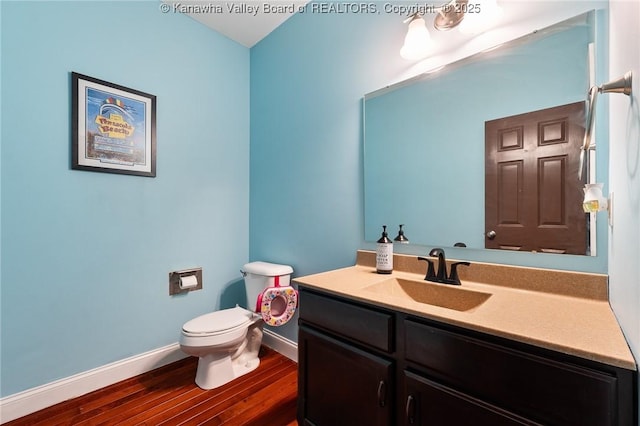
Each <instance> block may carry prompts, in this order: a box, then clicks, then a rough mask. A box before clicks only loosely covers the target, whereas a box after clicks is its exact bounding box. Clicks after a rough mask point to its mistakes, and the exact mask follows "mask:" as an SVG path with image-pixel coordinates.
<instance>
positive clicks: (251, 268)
mask: <svg viewBox="0 0 640 426" xmlns="http://www.w3.org/2000/svg"><path fill="white" fill-rule="evenodd" d="M242 270H243V271H244V272H246V273H249V274H254V275H262V276H264V277H275V276H276V275H289V274H292V273H293V268H292V267H291V266H289V265H279V264H277V263H269V262H249V263H245V265H244V266H243V267H242Z"/></svg>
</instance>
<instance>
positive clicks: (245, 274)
mask: <svg viewBox="0 0 640 426" xmlns="http://www.w3.org/2000/svg"><path fill="white" fill-rule="evenodd" d="M240 273H241V274H242V276H243V277H246V276H247V273H246V272H245V271H243V270H242V269H240Z"/></svg>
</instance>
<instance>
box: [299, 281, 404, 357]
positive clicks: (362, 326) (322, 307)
mask: <svg viewBox="0 0 640 426" xmlns="http://www.w3.org/2000/svg"><path fill="white" fill-rule="evenodd" d="M299 314H300V320H301V321H304V322H308V323H311V324H314V325H316V326H318V327H320V328H322V329H325V330H327V331H330V332H333V333H335V334H338V335H340V336H344V337H347V338H349V339H352V340H355V341H358V342H360V343H364V344H366V345H369V346H371V347H373V348H376V349H380V350H382V351H385V352H388V353H390V352H392V351H393V324H394V323H393V318H394V317H393V314H391V313H387V312H384V311H378V310H375V309H370V308H367V307H364V306H361V305H358V304H353V303H348V302H342V301H339V300H335V299H332V298H329V297H325V296H322V295H319V294H316V293H311V292H308V291H305V290H301V291H300V309H299Z"/></svg>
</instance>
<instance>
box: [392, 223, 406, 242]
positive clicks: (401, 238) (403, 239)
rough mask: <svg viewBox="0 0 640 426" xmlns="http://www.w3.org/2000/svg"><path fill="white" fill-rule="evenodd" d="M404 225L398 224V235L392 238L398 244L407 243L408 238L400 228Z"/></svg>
mask: <svg viewBox="0 0 640 426" xmlns="http://www.w3.org/2000/svg"><path fill="white" fill-rule="evenodd" d="M403 226H404V225H400V229H399V230H398V236H397V237H395V238H394V239H393V241H395V242H396V243H400V244H409V239H408V238H407V236H406V235H404V230H403V229H402V227H403Z"/></svg>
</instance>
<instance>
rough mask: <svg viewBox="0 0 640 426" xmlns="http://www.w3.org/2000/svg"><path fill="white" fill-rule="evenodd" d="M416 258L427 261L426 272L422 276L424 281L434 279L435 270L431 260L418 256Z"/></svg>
mask: <svg viewBox="0 0 640 426" xmlns="http://www.w3.org/2000/svg"><path fill="white" fill-rule="evenodd" d="M418 260H424V261H425V262H427V274H426V275H425V276H424V279H425V281H434V280H435V279H436V270H435V268H434V266H433V261H432V260H431V259H427V258H426V257H418Z"/></svg>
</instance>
